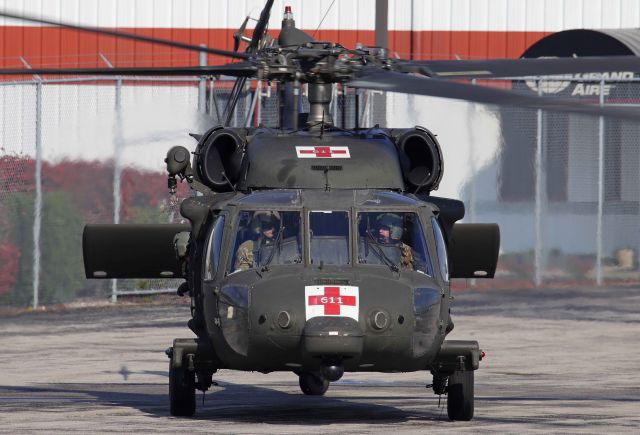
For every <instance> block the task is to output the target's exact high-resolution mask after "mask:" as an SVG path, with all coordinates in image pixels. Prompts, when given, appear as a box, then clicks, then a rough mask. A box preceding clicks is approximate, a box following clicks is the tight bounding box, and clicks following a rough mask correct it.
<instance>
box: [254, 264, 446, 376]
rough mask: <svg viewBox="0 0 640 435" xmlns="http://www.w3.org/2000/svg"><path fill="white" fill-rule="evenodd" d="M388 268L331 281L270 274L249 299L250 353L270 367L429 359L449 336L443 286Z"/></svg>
mask: <svg viewBox="0 0 640 435" xmlns="http://www.w3.org/2000/svg"><path fill="white" fill-rule="evenodd" d="M382 272H385V270H381V273H380V274H379V275H376V276H360V277H357V276H356V275H353V276H348V275H347V273H343V274H341V276H340V277H338V276H337V274H334V275H333V276H332V278H331V280H329V279H325V278H323V277H318V276H317V275H316V276H311V277H305V276H304V275H303V274H299V275H293V274H292V275H289V276H282V275H279V276H277V277H275V276H274V277H273V278H270V277H268V276H264V277H263V278H262V279H261V280H259V281H257V282H255V283H254V284H253V285H252V287H251V290H250V296H249V298H248V299H249V304H248V305H249V310H248V311H249V312H248V321H249V322H248V323H249V325H248V326H249V328H248V332H249V337H248V341H247V344H248V348H247V353H246V355H247V356H248V358H249V360H251V361H257V360H260V361H261V364H267V363H268V364H269V366H268V367H267V366H264V367H262V366H261V369H264V370H265V371H268V370H284V369H286V368H289V369H293V370H294V371H295V370H303V369H304V370H323V369H324V368H326V367H337V368H338V369H340V368H341V366H343V368H344V370H345V371H353V370H358V369H361V368H362V367H365V366H366V367H367V368H370V369H373V368H375V369H378V370H382V369H386V368H387V367H388V366H389V363H388V362H389V361H390V360H395V361H397V360H398V359H402V360H407V361H411V360H416V361H417V359H420V358H427V357H428V356H429V355H430V354H431V353H433V352H435V351H437V349H435V347H437V346H435V345H434V340H435V338H436V336H439V334H440V335H442V330H441V328H439V313H440V299H441V298H440V291H439V290H438V289H437V287H435V286H434V287H433V288H416V287H417V286H416V284H415V283H413V282H411V281H410V280H407V281H404V280H400V279H394V278H393V277H392V276H389V274H388V273H387V274H386V275H384V274H383V273H382ZM369 275H372V274H369ZM442 337H444V335H442ZM436 344H437V343H436ZM265 355H269V358H268V361H267V359H265V358H264V356H265ZM336 376H338V375H336Z"/></svg>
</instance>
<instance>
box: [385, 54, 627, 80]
mask: <svg viewBox="0 0 640 435" xmlns="http://www.w3.org/2000/svg"><path fill="white" fill-rule="evenodd" d="M397 65H398V67H399V70H400V71H403V72H415V73H419V74H423V75H426V76H429V77H434V78H444V79H461V78H462V79H473V78H478V79H481V78H497V77H525V76H549V75H554V74H579V73H592V72H599V73H601V72H620V71H632V72H635V73H640V57H638V56H593V57H575V58H574V57H564V58H562V57H558V58H538V59H488V60H418V61H402V60H401V61H398V63H397Z"/></svg>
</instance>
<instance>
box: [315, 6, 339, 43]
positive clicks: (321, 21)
mask: <svg viewBox="0 0 640 435" xmlns="http://www.w3.org/2000/svg"><path fill="white" fill-rule="evenodd" d="M335 2H336V0H333V1H332V2H331V4H330V5H329V7H328V8H327V12H325V13H324V16H323V17H322V19H321V20H320V24H318V27H316V30H315V31H314V32H313V35H311V37H312V38H314V39H315V37H316V33H318V30H320V26H322V23H324V19H325V18H327V15H329V11H330V10H331V8H332V7H333V4H334V3H335Z"/></svg>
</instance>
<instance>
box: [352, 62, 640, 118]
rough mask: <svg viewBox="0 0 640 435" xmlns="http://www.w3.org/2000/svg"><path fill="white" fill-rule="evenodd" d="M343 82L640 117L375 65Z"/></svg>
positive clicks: (639, 113) (619, 110)
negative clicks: (431, 77)
mask: <svg viewBox="0 0 640 435" xmlns="http://www.w3.org/2000/svg"><path fill="white" fill-rule="evenodd" d="M346 84H347V86H349V87H353V88H365V89H375V90H380V91H389V92H402V93H406V94H416V95H426V96H430V97H441V98H452V99H455V100H463V101H471V102H474V103H482V104H495V105H498V106H514V107H522V108H528V109H543V110H552V111H558V112H571V113H580V114H585V115H594V116H611V117H615V118H623V119H630V120H633V121H640V111H638V110H633V109H628V108H623V107H612V106H596V105H592V104H585V103H582V102H580V101H576V100H567V99H560V98H552V97H539V96H537V95H525V94H522V93H518V92H513V91H505V90H503V89H496V88H490V87H486V86H480V85H475V86H474V85H470V84H466V83H458V82H453V81H448V80H439V79H429V78H424V77H419V76H412V75H409V74H403V73H398V72H392V71H384V70H378V69H367V70H365V71H363V72H362V73H360V75H359V76H358V77H357V78H355V79H352V80H350V81H348V82H346Z"/></svg>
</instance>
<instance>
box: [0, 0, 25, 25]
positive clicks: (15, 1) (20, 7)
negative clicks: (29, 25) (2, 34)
mask: <svg viewBox="0 0 640 435" xmlns="http://www.w3.org/2000/svg"><path fill="white" fill-rule="evenodd" d="M3 3H4V4H3V5H2V6H3V8H4V9H6V10H8V11H11V12H17V13H18V14H20V13H22V12H24V11H25V7H24V2H23V1H21V0H4V2H3ZM1 20H2V21H0V22H1V23H2V25H4V26H21V25H22V21H19V20H12V19H11V18H2V19H1Z"/></svg>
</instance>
